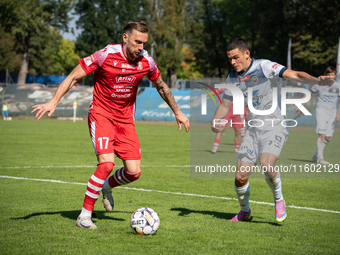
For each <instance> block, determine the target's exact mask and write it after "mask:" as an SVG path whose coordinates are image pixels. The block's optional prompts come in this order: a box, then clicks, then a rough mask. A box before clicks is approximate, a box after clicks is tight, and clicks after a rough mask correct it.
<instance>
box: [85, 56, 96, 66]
mask: <svg viewBox="0 0 340 255" xmlns="http://www.w3.org/2000/svg"><path fill="white" fill-rule="evenodd" d="M96 60H97V59H96V57H95V55H93V54H92V55H91V56H89V57H86V58H84V62H85V64H86V65H87V66H90V65H91V64H92V63H93V62H95V61H96Z"/></svg>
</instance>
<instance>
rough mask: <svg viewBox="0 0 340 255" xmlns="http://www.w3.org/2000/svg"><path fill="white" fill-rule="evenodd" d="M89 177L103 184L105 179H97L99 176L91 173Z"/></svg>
mask: <svg viewBox="0 0 340 255" xmlns="http://www.w3.org/2000/svg"><path fill="white" fill-rule="evenodd" d="M91 179H92V180H93V181H95V182H96V183H99V184H101V185H103V184H104V182H105V180H102V179H99V178H98V177H96V176H95V175H92V176H91Z"/></svg>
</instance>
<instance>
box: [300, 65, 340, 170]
mask: <svg viewBox="0 0 340 255" xmlns="http://www.w3.org/2000/svg"><path fill="white" fill-rule="evenodd" d="M325 75H327V76H331V77H333V78H334V79H335V77H336V69H335V68H334V67H332V66H329V67H327V69H326V71H325ZM311 93H318V102H317V104H316V133H317V134H318V135H319V137H318V140H317V143H316V152H315V154H314V155H313V157H312V160H313V161H315V162H317V163H319V164H325V165H328V164H329V162H328V161H326V160H324V156H323V151H324V149H325V148H326V146H327V144H328V143H329V142H330V141H331V139H332V136H333V133H334V124H335V122H337V121H339V120H340V108H339V109H338V113H337V112H336V107H337V104H338V101H339V96H340V83H339V82H334V83H333V84H332V85H331V86H319V85H314V86H313V87H312V88H311ZM295 112H296V113H297V112H298V109H295Z"/></svg>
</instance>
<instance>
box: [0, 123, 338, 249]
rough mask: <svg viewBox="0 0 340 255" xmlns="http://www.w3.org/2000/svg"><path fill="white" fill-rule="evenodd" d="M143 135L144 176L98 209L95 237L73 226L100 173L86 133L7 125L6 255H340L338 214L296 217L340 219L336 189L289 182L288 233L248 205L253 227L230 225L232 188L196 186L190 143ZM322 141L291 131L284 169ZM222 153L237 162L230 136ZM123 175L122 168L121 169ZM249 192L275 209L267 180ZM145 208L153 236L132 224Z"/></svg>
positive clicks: (1, 147)
mask: <svg viewBox="0 0 340 255" xmlns="http://www.w3.org/2000/svg"><path fill="white" fill-rule="evenodd" d="M136 129H137V132H138V135H139V139H140V143H141V147H142V166H143V167H142V175H141V177H140V179H139V180H138V181H137V182H135V183H132V184H130V185H127V186H124V187H123V188H117V189H115V190H114V197H115V209H114V212H112V213H107V212H106V211H105V210H104V208H103V207H102V204H101V202H100V201H98V202H97V203H96V205H95V212H96V214H97V218H96V219H94V222H95V224H96V225H97V226H98V230H94V231H92V230H84V229H80V228H77V227H76V226H75V220H76V217H77V216H78V215H79V212H80V209H81V206H82V203H83V199H84V193H85V190H86V183H87V181H88V179H89V178H90V176H91V175H92V174H93V172H94V170H95V165H96V157H95V156H94V150H93V148H92V143H91V140H90V138H89V134H88V128H87V123H86V122H77V123H73V122H63V121H54V120H52V121H47V120H42V121H35V120H30V119H28V120H13V121H8V122H6V121H0V155H1V156H0V157H1V160H0V175H1V176H2V177H1V178H0V187H1V188H0V197H1V203H0V213H1V221H0V247H1V248H0V254H136V253H138V254H150V253H151V254H175V253H176V254H197V253H200V254H277V253H281V254H338V253H340V247H339V245H338V240H339V234H340V230H339V229H340V228H339V227H340V214H339V213H332V212H326V211H315V210H311V209H298V208H293V207H289V206H293V205H294V206H300V207H305V208H308V207H310V208H317V209H323V210H331V211H337V212H339V211H340V203H339V202H338V201H339V198H340V195H339V194H340V192H339V191H340V188H339V179H334V178H324V179H320V178H308V179H306V178H283V179H282V185H283V193H284V197H285V200H286V203H287V206H288V208H287V212H288V217H287V220H286V221H285V222H284V223H281V224H278V223H276V222H275V221H274V206H273V205H268V204H260V203H251V204H250V207H251V209H252V216H253V218H252V221H249V222H230V221H229V219H231V218H232V217H233V216H234V215H235V214H236V213H237V212H238V211H239V205H238V202H237V201H236V200H235V198H236V195H235V191H234V185H233V181H234V180H233V179H232V178H209V179H194V178H190V170H189V167H188V166H189V165H190V135H189V134H186V133H185V132H184V131H183V130H182V131H178V130H177V126H176V124H173V125H172V124H171V125H159V124H157V123H147V124H146V123H137V124H136ZM192 131H194V129H192ZM201 138H202V139H207V141H211V142H210V144H209V143H207V148H203V149H202V151H203V152H204V153H209V150H210V149H211V148H212V143H213V139H214V134H212V133H209V132H207V133H206V134H204V136H203V135H202V137H201ZM316 138H317V137H316V134H315V132H314V130H310V129H307V128H306V130H304V129H301V130H294V129H291V134H290V137H289V139H288V141H287V143H286V144H285V147H284V150H283V151H282V154H281V156H280V159H279V160H278V164H283V165H286V164H291V163H292V162H293V164H297V165H298V164H312V162H310V158H311V156H312V155H313V153H314V150H315V144H316ZM339 142H340V135H339V133H337V132H336V133H335V134H334V137H333V141H332V142H331V143H330V144H329V145H328V146H327V148H326V150H325V155H327V157H326V156H325V157H326V159H327V160H329V161H330V162H331V163H333V164H339V163H340V162H339V159H338V156H337V155H338V152H339V149H338V144H339ZM192 149H193V148H192ZM225 153H227V154H228V155H229V157H230V159H232V160H234V161H235V160H236V157H235V156H234V155H233V130H232V129H229V128H228V129H227V131H226V135H224V136H223V138H222V141H221V145H220V150H219V152H218V153H216V154H215V155H213V156H215V157H223V156H224V155H225ZM233 157H234V158H233ZM119 165H121V161H120V160H119V159H117V161H116V167H115V169H117V167H118V166H119ZM4 176H9V177H11V178H4ZM14 177H24V178H27V179H13V178H14ZM33 179H39V180H45V181H39V180H33ZM50 180H60V181H63V182H64V183H56V182H51V181H50ZM250 185H251V200H253V201H260V202H261V201H262V202H267V203H272V200H273V198H272V194H271V191H270V189H269V187H268V185H267V184H266V182H265V181H264V180H263V179H262V178H253V179H251V180H250ZM126 188H128V189H126ZM132 188H135V189H132ZM137 189H146V190H152V191H143V190H137ZM157 191H162V192H157ZM189 194H199V195H205V196H206V197H203V196H201V197H198V196H190V195H189ZM221 197H224V198H230V199H221ZM144 206H148V207H151V208H153V209H154V210H155V211H156V212H157V213H158V215H159V217H160V220H161V224H160V228H159V230H158V232H157V233H156V234H155V235H153V236H138V235H135V234H133V233H132V231H131V229H130V226H129V221H130V217H131V214H132V213H133V212H134V211H135V210H136V209H138V208H140V207H144Z"/></svg>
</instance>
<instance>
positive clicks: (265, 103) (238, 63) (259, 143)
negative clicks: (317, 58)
mask: <svg viewBox="0 0 340 255" xmlns="http://www.w3.org/2000/svg"><path fill="white" fill-rule="evenodd" d="M227 54H228V58H229V61H230V63H231V64H232V66H233V67H234V70H233V71H232V72H230V73H229V75H228V78H227V80H226V84H227V85H233V86H236V87H238V88H239V89H241V90H242V92H243V94H244V98H245V100H247V97H248V96H249V95H248V94H247V89H248V88H252V95H251V96H252V103H253V107H254V109H256V110H268V109H271V108H272V103H273V89H272V87H271V85H272V83H273V82H275V81H277V79H278V78H279V77H281V78H285V79H290V80H293V81H296V82H302V83H308V84H316V83H325V82H326V83H329V84H331V81H330V79H329V77H323V76H320V77H319V78H316V77H313V76H311V75H309V74H307V73H305V72H300V71H294V70H290V69H287V68H286V67H284V66H282V65H280V64H278V63H275V62H272V61H269V60H265V59H260V60H255V59H253V58H252V57H251V56H250V51H249V47H248V44H247V42H246V41H245V40H243V39H241V38H235V39H233V40H232V41H231V42H230V43H229V44H228V46H227ZM237 99H238V98H236V97H235V100H237ZM232 101H233V95H232V93H231V92H230V90H228V89H226V90H225V94H224V96H223V100H222V105H220V106H219V107H218V108H217V109H216V112H215V115H214V117H213V120H212V122H211V123H212V124H211V125H212V126H211V128H212V130H213V131H214V132H216V133H217V132H220V130H221V126H220V125H216V124H215V123H216V121H215V120H217V119H223V118H224V117H225V116H226V115H227V113H228V111H229V108H230V105H231V103H232ZM248 106H249V105H248ZM249 110H250V111H249V115H248V116H249V119H250V120H251V119H253V120H254V121H253V123H252V126H250V125H248V126H249V127H248V130H247V132H246V134H245V137H244V139H243V141H242V144H241V147H240V150H239V151H238V153H237V155H238V158H237V171H236V174H235V191H236V194H237V198H238V201H239V203H240V206H241V211H240V212H239V213H238V214H237V215H236V216H235V217H233V218H232V219H231V221H243V220H246V219H248V218H249V216H250V214H251V210H250V208H249V196H250V186H249V182H248V179H249V177H250V175H251V169H252V167H254V166H255V164H256V163H257V162H259V163H260V165H261V167H262V169H264V170H267V172H265V179H266V182H267V183H268V185H269V187H270V188H271V190H272V193H273V195H274V201H275V219H276V221H278V222H282V221H284V220H285V218H286V217H287V213H286V208H285V201H284V199H283V196H282V189H281V179H280V173H279V172H278V170H277V168H275V162H276V160H277V158H278V157H279V155H280V153H281V150H282V147H283V145H284V143H285V141H286V140H287V138H288V134H289V131H288V129H287V128H285V127H283V126H282V125H281V121H282V120H284V116H282V115H281V110H280V108H279V107H278V106H277V108H276V109H275V111H274V112H273V113H272V114H270V115H266V116H264V115H256V114H253V113H252V112H251V109H249ZM255 119H256V120H255ZM265 119H275V121H265ZM248 124H249V122H248Z"/></svg>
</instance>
